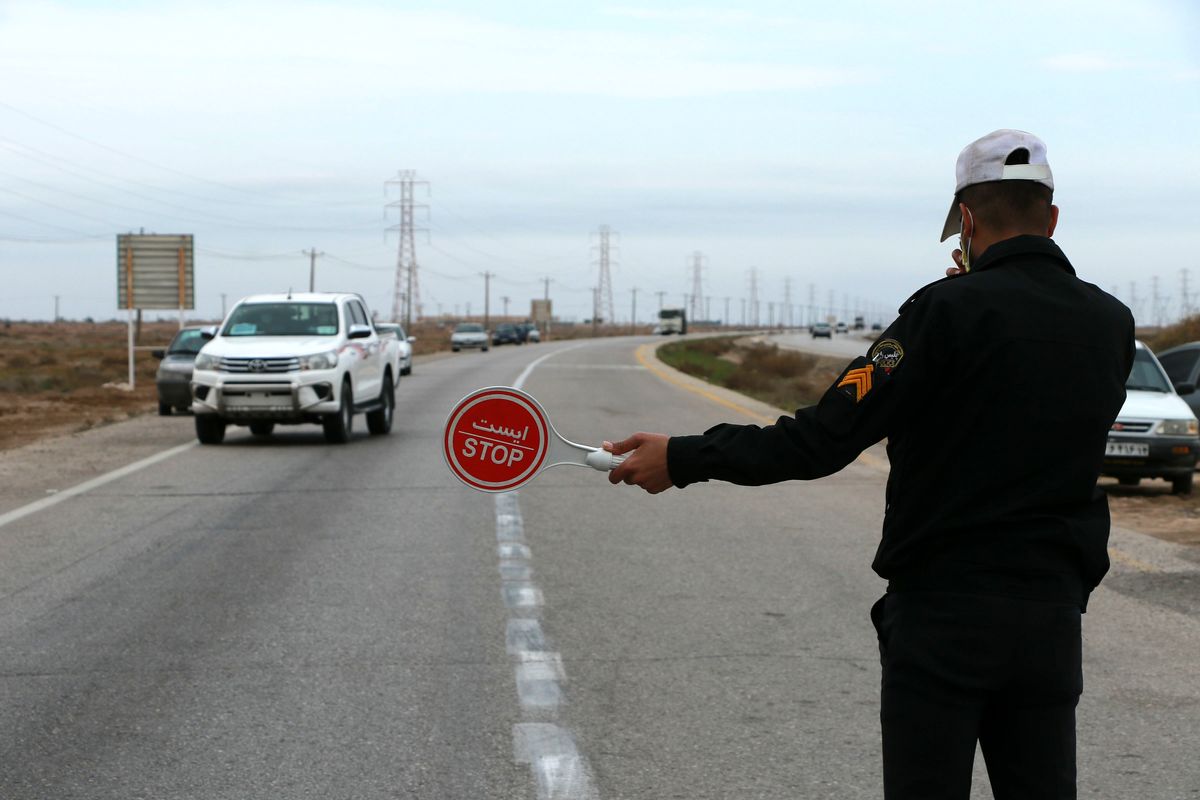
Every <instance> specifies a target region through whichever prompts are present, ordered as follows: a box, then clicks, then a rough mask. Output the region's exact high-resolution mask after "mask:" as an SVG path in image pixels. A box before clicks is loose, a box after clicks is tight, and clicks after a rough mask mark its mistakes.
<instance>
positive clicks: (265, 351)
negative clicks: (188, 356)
mask: <svg viewBox="0 0 1200 800" xmlns="http://www.w3.org/2000/svg"><path fill="white" fill-rule="evenodd" d="M356 341H357V340H356ZM339 344H340V340H339V339H338V337H336V336H219V337H217V338H216V339H213V340H212V341H211V342H209V343H208V344H206V345H204V352H205V353H206V354H207V355H210V356H222V357H225V356H228V357H230V358H284V357H288V356H307V355H312V354H313V353H324V352H327V351H329V350H336V349H337V348H338V346H339Z"/></svg>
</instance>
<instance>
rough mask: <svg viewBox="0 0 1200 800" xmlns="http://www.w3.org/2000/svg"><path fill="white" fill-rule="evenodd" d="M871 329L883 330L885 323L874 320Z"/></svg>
mask: <svg viewBox="0 0 1200 800" xmlns="http://www.w3.org/2000/svg"><path fill="white" fill-rule="evenodd" d="M871 330H872V331H881V330H883V323H880V322H872V323H871Z"/></svg>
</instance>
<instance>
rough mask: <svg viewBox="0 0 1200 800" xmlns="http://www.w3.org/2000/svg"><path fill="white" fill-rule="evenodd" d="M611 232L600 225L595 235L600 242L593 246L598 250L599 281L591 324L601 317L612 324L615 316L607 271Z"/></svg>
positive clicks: (609, 258) (609, 274)
mask: <svg viewBox="0 0 1200 800" xmlns="http://www.w3.org/2000/svg"><path fill="white" fill-rule="evenodd" d="M612 234H613V231H612V230H611V229H610V228H609V227H608V226H607V225H601V226H600V228H599V230H597V231H596V235H597V236H599V238H600V241H599V243H598V244H596V245H594V247H595V248H596V249H598V250H599V257H598V260H597V263H598V265H599V267H600V276H599V280H598V281H597V282H596V302H595V304H594V305H595V311H594V313H593V314H592V320H593V322H594V321H595V320H596V318H597V317H601V318H602V319H604V321H605V322H612V321H614V319H615V318H616V316H617V309H616V307H615V306H614V305H613V291H612V273H611V271H610V270H609V264H610V260H611V244H610V239H611V237H612Z"/></svg>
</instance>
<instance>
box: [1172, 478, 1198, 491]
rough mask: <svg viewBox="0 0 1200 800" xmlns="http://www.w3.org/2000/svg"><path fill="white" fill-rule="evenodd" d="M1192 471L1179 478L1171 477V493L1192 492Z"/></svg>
mask: <svg viewBox="0 0 1200 800" xmlns="http://www.w3.org/2000/svg"><path fill="white" fill-rule="evenodd" d="M1192 477H1193V475H1192V473H1188V474H1187V475H1180V476H1179V477H1178V478H1172V479H1171V494H1191V493H1192Z"/></svg>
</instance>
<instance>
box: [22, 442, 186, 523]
mask: <svg viewBox="0 0 1200 800" xmlns="http://www.w3.org/2000/svg"><path fill="white" fill-rule="evenodd" d="M196 445H197V442H188V443H187V444H181V445H178V446H177V447H172V448H170V449H169V450H163V451H162V452H161V453H155V454H154V455H152V456H148V457H146V458H143V459H142V460H141V461H135V462H133V463H132V464H126V465H125V466H123V467H121V468H119V469H114V470H113V471H112V472H106V473H104V474H103V475H97V476H96V477H95V478H92V479H91V480H89V481H84V482H83V483H81V484H79V485H78V486H72V487H71V488H69V489H63V490H62V491H60V492H57V493H56V494H53V495H51V496H50V497H44V498H42V499H41V500H35V501H34V502H32V503H30V504H28V505H24V506H21V507H20V508H14V509H13V510H12V511H9V512H6V513H4V514H0V528H3V527H4V526H5V525H7V524H8V523H10V522H16V521H17V520H19V519H22V518H24V517H28V516H29V515H30V514H36V513H37V512H39V511H43V510H45V509H47V508H50V507H51V506H56V505H58V504H59V503H61V502H63V501H64V500H70V499H71V498H72V497H77V496H78V495H81V494H85V493H86V492H90V491H91V490H92V489H97V488H99V487H101V486H103V485H105V484H106V483H112V482H113V481H115V480H119V479H120V478H124V477H125V476H126V475H132V474H133V473H135V472H137V471H138V470H142V469H145V468H146V467H149V466H153V465H154V464H157V463H158V462H160V461H166V460H167V459H168V458H170V457H171V456H175V455H179V454H180V453H182V452H183V451H185V450H191V449H192V448H193V447H195V446H196Z"/></svg>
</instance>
